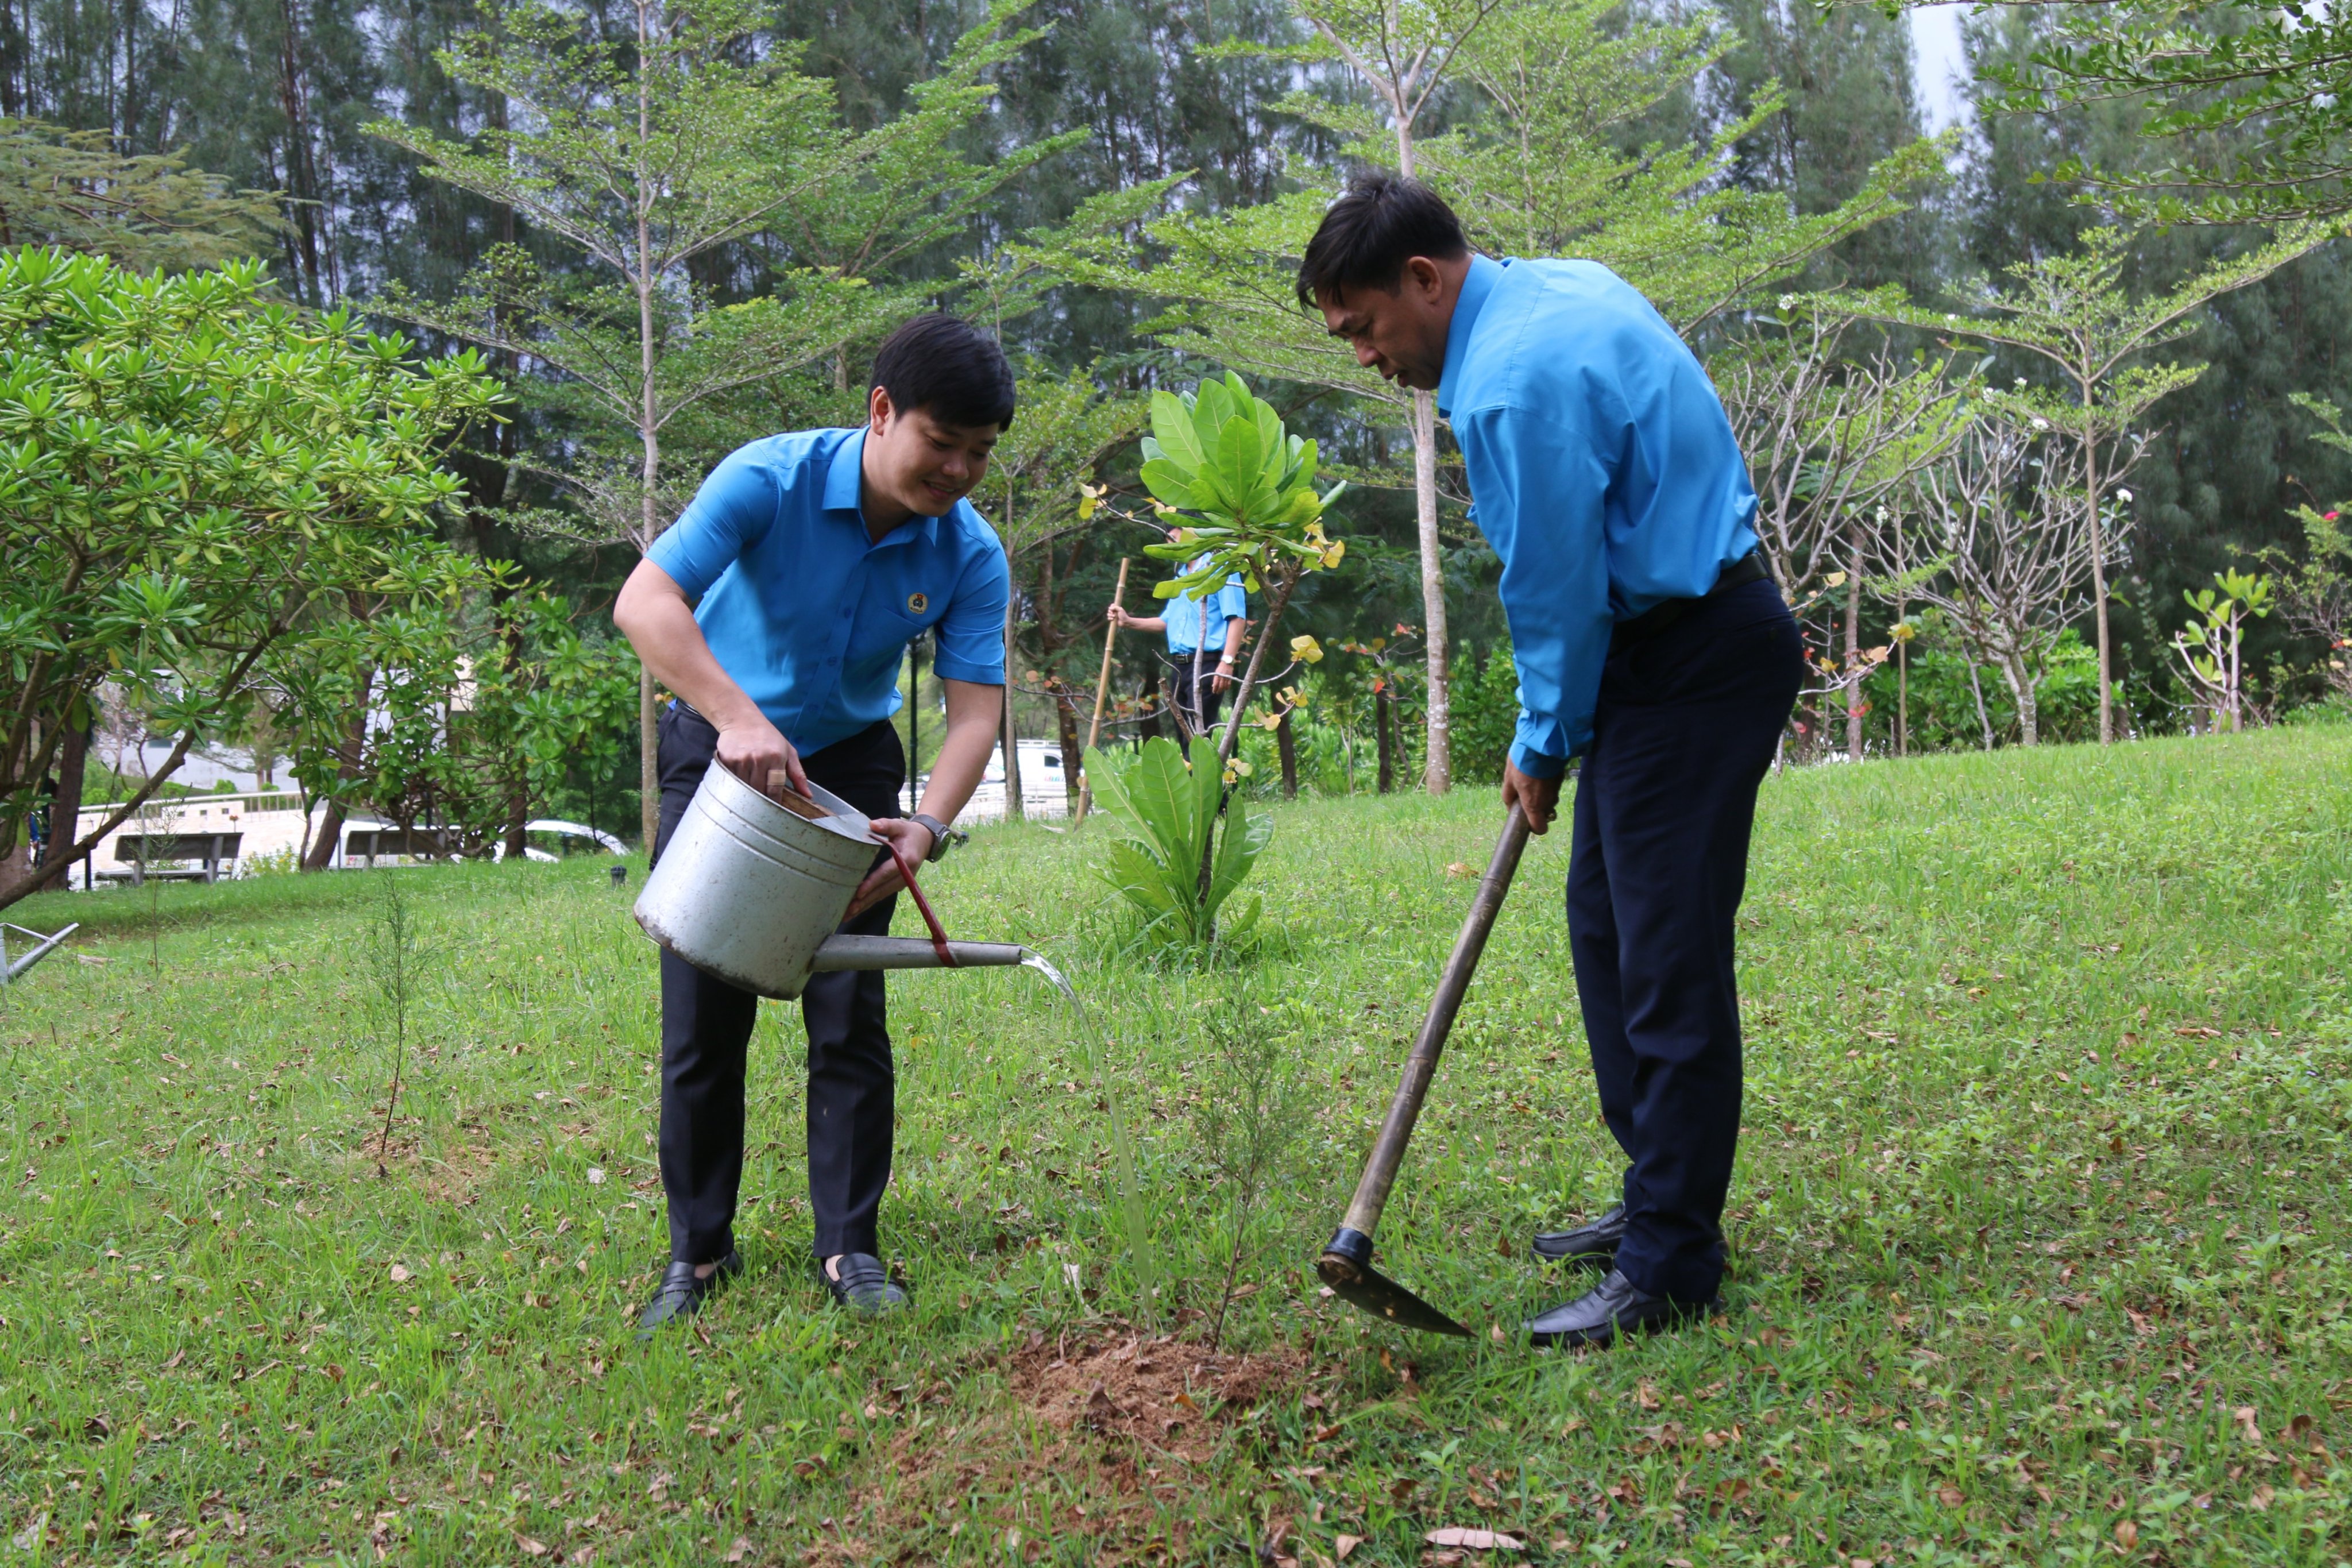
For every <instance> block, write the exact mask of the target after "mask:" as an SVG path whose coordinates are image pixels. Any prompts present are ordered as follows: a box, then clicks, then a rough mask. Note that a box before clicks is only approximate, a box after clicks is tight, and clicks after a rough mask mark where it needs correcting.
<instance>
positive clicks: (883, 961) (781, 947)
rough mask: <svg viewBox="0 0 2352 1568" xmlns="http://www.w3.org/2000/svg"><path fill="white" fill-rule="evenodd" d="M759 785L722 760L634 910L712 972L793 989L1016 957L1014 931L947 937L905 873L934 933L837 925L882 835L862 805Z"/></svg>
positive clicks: (753, 985) (777, 989)
mask: <svg viewBox="0 0 2352 1568" xmlns="http://www.w3.org/2000/svg"><path fill="white" fill-rule="evenodd" d="M780 793H781V794H782V796H783V799H782V801H778V800H777V799H775V798H773V797H772V796H770V795H763V794H761V792H760V791H758V790H756V789H754V788H752V787H751V785H750V784H746V783H744V782H743V781H742V780H741V779H740V778H738V777H736V776H735V774H734V773H730V771H728V769H727V767H726V766H725V765H724V764H723V763H719V762H718V761H716V760H713V762H712V763H711V764H710V767H709V771H708V772H706V773H704V774H703V775H702V784H701V785H700V786H699V787H698V788H697V789H696V790H695V792H694V799H693V801H692V802H691V803H690V804H688V806H687V808H686V815H685V816H683V817H681V818H679V819H678V824H677V830H676V831H675V832H673V833H672V834H671V835H670V837H669V842H668V843H667V845H665V846H664V847H663V848H662V854H661V859H660V861H659V863H658V864H656V866H655V867H654V868H653V872H652V874H651V875H650V876H648V877H647V878H646V886H645V890H644V891H643V892H641V893H639V894H638V895H637V902H636V907H635V910H634V911H633V912H634V913H635V915H636V917H637V923H638V924H639V925H641V926H643V927H644V928H645V930H646V935H647V936H649V937H651V938H653V939H654V941H656V942H659V943H660V944H661V945H662V946H663V947H666V948H667V949H668V950H669V951H670V952H674V953H676V954H677V955H678V956H679V957H680V958H683V959H684V960H686V961H687V962H688V963H691V964H692V965H694V966H695V967H696V968H697V969H699V970H701V971H702V972H703V973H706V974H709V975H713V976H715V977H717V978H718V979H720V980H724V981H726V982H727V983H728V984H730V985H738V986H740V987H742V988H743V989H744V990H746V991H750V992H753V993H756V994H759V995H761V996H773V997H776V998H778V999H780V1000H781V999H789V998H791V997H794V996H797V995H799V994H801V990H802V988H803V986H805V985H807V984H808V980H809V976H810V975H812V974H824V973H832V972H834V971H836V970H844V969H964V968H975V969H976V968H987V967H996V966H1003V965H1010V964H1017V963H1022V962H1024V960H1026V959H1027V958H1028V957H1029V950H1028V949H1027V948H1024V947H1021V946H1018V945H1016V944H1014V943H1012V942H950V941H949V940H948V939H947V935H946V933H945V932H944V931H941V930H940V923H939V921H938V920H937V919H936V918H935V917H934V916H933V915H932V914H931V910H930V906H929V904H928V903H925V902H924V901H923V896H922V894H921V893H920V892H916V891H915V889H914V879H913V878H911V877H909V878H908V891H909V892H914V893H915V901H916V904H917V906H918V907H919V909H920V910H922V914H923V919H924V921H925V923H926V924H928V925H929V927H930V931H931V934H930V936H929V938H928V939H925V938H920V937H892V936H845V935H842V934H840V933H839V932H838V931H836V930H835V928H836V927H837V926H839V925H840V924H841V922H842V919H843V917H844V916H845V915H847V914H848V912H849V900H850V899H851V898H852V896H854V895H855V894H856V891H857V885H858V884H859V883H860V882H862V881H864V880H865V879H866V872H867V871H869V870H871V869H872V868H873V866H874V851H875V850H876V849H877V847H883V845H884V840H882V839H881V838H879V837H876V835H875V833H874V831H873V826H872V824H871V823H870V822H869V821H868V819H867V818H866V816H865V815H864V814H863V813H862V812H860V811H858V810H857V809H856V807H855V806H853V805H850V804H849V803H848V802H846V801H845V800H843V799H841V798H840V797H839V796H837V795H832V794H829V793H827V792H826V791H824V790H822V789H818V788H816V787H815V786H814V785H811V786H810V790H809V795H808V796H807V797H805V798H804V797H803V796H801V795H796V794H794V793H793V792H792V791H791V790H789V789H786V790H782V791H781V792H780Z"/></svg>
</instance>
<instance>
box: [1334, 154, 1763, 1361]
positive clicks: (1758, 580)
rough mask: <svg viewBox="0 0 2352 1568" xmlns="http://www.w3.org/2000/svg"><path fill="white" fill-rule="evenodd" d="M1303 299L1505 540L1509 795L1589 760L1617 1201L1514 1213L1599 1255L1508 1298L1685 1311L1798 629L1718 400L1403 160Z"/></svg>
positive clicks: (1609, 286)
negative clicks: (1481, 241) (1389, 389)
mask: <svg viewBox="0 0 2352 1568" xmlns="http://www.w3.org/2000/svg"><path fill="white" fill-rule="evenodd" d="M1298 295H1299V300H1300V302H1301V303H1302V304H1305V305H1307V306H1309V307H1310V308H1313V309H1318V310H1320V311H1321V312H1322V315H1323V319H1324V323H1325V325H1326V326H1327V327H1328V329H1329V330H1330V331H1331V333H1332V335H1333V336H1334V337H1338V338H1341V339H1344V340H1345V341H1346V342H1349V344H1350V345H1352V346H1353V347H1354V349H1355V351H1356V357H1357V359H1358V360H1359V362H1360V363H1362V364H1364V365H1365V366H1366V367H1368V368H1370V369H1376V370H1378V371H1379V372H1380V373H1381V375H1382V376H1384V377H1386V378H1387V379H1389V380H1391V381H1393V382H1396V383H1398V384H1402V385H1404V386H1408V387H1412V388H1414V389H1416V390H1419V391H1433V392H1435V393H1436V395H1437V405H1438V408H1439V410H1440V411H1441V412H1443V413H1444V414H1445V415H1446V416H1447V417H1448V418H1449V419H1450V421H1451V422H1452V425H1453V429H1454V439H1455V441H1456V442H1457V443H1458V444H1459V445H1460V447H1461V448H1462V456H1463V458H1464V461H1465V467H1466V468H1467V469H1468V473H1469V479H1470V498H1471V501H1472V503H1473V505H1472V509H1471V515H1472V518H1473V520H1474V521H1476V523H1477V524H1478V526H1479V528H1480V530H1481V531H1483V532H1484V533H1485V534H1486V538H1487V539H1488V540H1489V541H1490V542H1492V543H1493V545H1494V547H1495V550H1496V553H1497V554H1499V555H1500V556H1501V557H1502V559H1503V575H1502V584H1501V594H1502V601H1503V611H1504V615H1505V616H1506V617H1507V619H1508V621H1509V623H1510V627H1511V639H1512V647H1513V652H1514V654H1515V655H1516V657H1517V661H1518V670H1519V709H1520V711H1519V721H1518V732H1517V737H1516V739H1515V741H1514V742H1513V744H1512V747H1511V752H1510V757H1509V760H1508V761H1507V763H1505V764H1504V770H1503V802H1504V805H1506V806H1510V805H1517V806H1518V807H1519V808H1520V809H1521V810H1522V811H1524V812H1525V813H1526V814H1527V817H1528V824H1529V826H1531V828H1532V829H1533V830H1534V831H1535V832H1537V833H1541V832H1543V831H1544V830H1545V828H1546V827H1547V826H1549V823H1550V820H1551V817H1552V815H1553V813H1554V811H1555V810H1556V809H1557V807H1558V805H1559V789H1560V779H1561V776H1562V774H1563V773H1565V772H1566V771H1567V767H1568V763H1569V761H1570V759H1571V758H1577V757H1580V758H1582V759H1583V762H1582V771H1581V773H1580V774H1579V777H1578V781H1577V788H1576V800H1575V814H1576V815H1575V826H1574V833H1573V842H1572V847H1571V850H1570V862H1569V873H1568V922H1569V947H1570V952H1571V954H1572V955H1573V958H1574V961H1575V964H1576V984H1577V996H1578V1001H1579V1003H1580V1005H1581V1008H1582V1011H1583V1015H1584V1031H1585V1036H1586V1038H1587V1040H1588V1042H1589V1044H1590V1045H1591V1052H1592V1068H1593V1074H1594V1077H1595V1079H1597V1081H1598V1086H1599V1089H1600V1099H1601V1117H1602V1119H1603V1120H1604V1121H1606V1122H1607V1123H1608V1126H1609V1130H1610V1131H1611V1132H1612V1134H1613V1135H1614V1136H1615V1138H1616V1140H1617V1142H1618V1144H1619V1146H1620V1147H1621V1148H1622V1149H1623V1151H1624V1152H1625V1156H1626V1159H1627V1162H1628V1164H1627V1169H1626V1172H1625V1184H1624V1200H1623V1202H1622V1203H1621V1204H1619V1205H1616V1206H1614V1207H1612V1208H1611V1209H1610V1210H1609V1211H1608V1212H1607V1213H1605V1214H1603V1215H1601V1216H1600V1217H1599V1218H1597V1219H1595V1220H1593V1221H1592V1222H1591V1223H1590V1224H1587V1225H1584V1226H1580V1227H1577V1228H1574V1229H1570V1230H1566V1231H1556V1232H1548V1233H1544V1234H1542V1235H1538V1237H1536V1241H1535V1247H1536V1254H1537V1256H1538V1258H1542V1259H1544V1260H1546V1261H1560V1260H1564V1259H1571V1258H1572V1259H1578V1260H1590V1261H1595V1262H1603V1263H1611V1262H1613V1265H1614V1266H1613V1267H1612V1268H1610V1269H1609V1271H1608V1273H1607V1275H1606V1276H1605V1277H1604V1278H1603V1279H1602V1280H1601V1283H1600V1284H1599V1285H1598V1286H1596V1287H1595V1288H1594V1289H1591V1290H1590V1291H1588V1292H1587V1293H1585V1294H1584V1295H1582V1296H1580V1297H1578V1298H1577V1299H1576V1300H1572V1301H1570V1302H1568V1303H1566V1304H1565V1305H1563V1306H1559V1307H1556V1308H1553V1309H1552V1310H1549V1311H1548V1312H1544V1313H1542V1314H1540V1315H1538V1317H1536V1318H1534V1319H1532V1320H1530V1321H1528V1325H1527V1326H1528V1331H1529V1333H1530V1335H1531V1336H1532V1337H1533V1339H1534V1340H1535V1342H1537V1343H1538V1344H1580V1343H1606V1342H1610V1341H1612V1339H1614V1338H1615V1337H1616V1336H1617V1335H1619V1334H1620V1333H1624V1332H1631V1331H1642V1330H1646V1329H1651V1328H1655V1327H1659V1326H1662V1325H1664V1324H1667V1323H1671V1322H1675V1321H1679V1320H1681V1319H1684V1318H1686V1317H1688V1316H1691V1315H1693V1314H1694V1313H1696V1312H1699V1311H1703V1310H1706V1308H1707V1307H1708V1306H1709V1305H1711V1304H1712V1303H1713V1302H1714V1300H1715V1296H1716V1288H1717V1284H1718V1283H1719V1282H1720V1281H1721V1279H1722V1277H1723V1268H1724V1243H1723V1229H1722V1213H1723V1204H1724V1196H1725V1194H1726V1192H1727V1190H1728V1188H1729V1185H1730V1181H1731V1168H1732V1159H1733V1153H1734V1150H1735V1147H1736V1144H1737V1141H1738V1133H1739V1098H1740V1043H1739V1001H1738V994H1737V992H1736V990H1735V988H1734V984H1733V973H1732V917H1733V915H1734V913H1735V911H1736V910H1738V906H1739V900H1740V895H1741V893H1742V891H1743V889H1744V888H1745V886H1746V880H1747V873H1748V830H1749V826H1750V825H1751V823H1752V822H1753V820H1754V816H1755V808H1756V792H1757V788H1758V786H1759V784H1761V783H1762V782H1763V777H1764V773H1765V769H1766V768H1767V767H1768V766H1769V763H1770V762H1771V759H1772V755H1773V752H1774V751H1775V750H1776V748H1777V747H1778V745H1779V743H1780V732H1781V730H1782V728H1783V727H1784V726H1785V725H1786V724H1787V722H1788V720H1789V715H1790V711H1791V710H1792V709H1793V708H1794V706H1795V703H1796V697H1797V689H1798V686H1799V683H1800V679H1801V671H1802V666H1803V653H1802V647H1801V643H1800V640H1799V637H1798V633H1797V628H1796V624H1795V622H1794V620H1793V619H1792V618H1791V617H1790V614H1789V609H1788V606H1787V605H1786V604H1784V603H1783V602H1782V600H1781V598H1780V591H1779V590H1778V588H1776V587H1775V586H1774V585H1773V584H1772V581H1771V579H1770V578H1769V576H1768V575H1767V574H1765V572H1764V569H1763V566H1762V564H1761V563H1760V561H1759V558H1758V557H1757V556H1756V555H1755V554H1754V553H1753V551H1754V549H1755V545H1756V534H1755V531H1754V530H1753V529H1752V528H1751V527H1750V522H1751V520H1752V519H1753V518H1754V516H1755V511H1756V493H1755V491H1754V489H1751V488H1750V486H1749V484H1748V469H1747V464H1746V463H1745V462H1744V461H1743V460H1742V458H1741V457H1740V455H1739V450H1738V445H1737V443H1736V442H1735V441H1734V440H1733V437H1732V433H1731V426H1730V422H1729V421H1728V420H1727V418H1726V417H1725V416H1724V412H1723V405H1722V404H1721V402H1720V401H1719V400H1718V399H1717V396H1716V395H1715V390H1714V388H1713V386H1712V385H1710V384H1709V383H1708V381H1707V379H1706V372H1705V371H1704V370H1702V369H1701V368H1700V367H1699V363H1698V362H1697V360H1696V359H1695V358H1694V357H1692V355H1691V353H1690V351H1689V349H1688V348H1686V347H1685V346H1684V344H1683V342H1682V340H1681V339H1680V338H1679V337H1677V336H1676V335H1675V331H1674V330H1673V329H1672V328H1671V327H1669V326H1667V325H1666V323H1665V321H1664V320H1663V319H1662V318H1661V317H1660V316H1659V315H1658V313H1657V311H1656V310H1653V309H1652V308H1651V307H1650V304H1649V302H1648V301H1647V300H1643V298H1642V296H1641V295H1640V294H1639V293H1637V292H1635V291H1634V289H1632V288H1631V287H1630V286H1628V285H1627V284H1626V283H1625V282H1624V281H1623V280H1622V279H1619V278H1618V277H1616V276H1615V275H1614V274H1613V273H1612V272H1610V271H1609V269H1608V268H1604V267H1601V266H1600V265H1598V264H1597V263H1594V262H1590V261H1553V260H1534V261H1496V260H1493V259H1490V258H1486V257H1483V256H1480V257H1474V256H1473V255H1472V254H1471V251H1470V247H1469V244H1468V242H1467V241H1466V239H1465V237H1464V236H1463V232H1462V226H1461V224H1460V222H1459V221H1458V220H1457V219H1456V218H1455V216H1454V213H1453V211H1452V210H1451V209H1450V208H1448V207H1447V206H1446V205H1445V203H1444V201H1443V200H1441V199H1440V198H1439V197H1438V196H1437V195H1435V194H1434V193H1433V192H1432V191H1430V190H1429V189H1428V188H1427V187H1426V186H1423V185H1421V184H1417V183H1416V182H1414V181H1412V180H1408V179H1404V178H1402V177H1400V176H1396V175H1391V174H1374V175H1370V176H1368V177H1366V178H1364V179H1361V180H1360V181H1358V182H1357V183H1356V184H1354V185H1353V186H1352V187H1351V188H1350V189H1349V192H1348V193H1347V194H1346V195H1344V196H1342V197H1341V198H1340V199H1339V202H1337V203H1336V204H1334V205H1333V206H1332V207H1331V209H1330V211H1329V213H1328V214H1327V215H1326V216H1325V217H1324V220H1323V223H1322V226H1321V227H1320V228H1319V229H1318V231H1317V233H1316V235H1315V238H1314V240H1313V242H1312V243H1310V244H1309V245H1308V246H1307V254H1306V258H1305V259H1304V261H1303V263H1302V264H1301V266H1300V268H1299V273H1298Z"/></svg>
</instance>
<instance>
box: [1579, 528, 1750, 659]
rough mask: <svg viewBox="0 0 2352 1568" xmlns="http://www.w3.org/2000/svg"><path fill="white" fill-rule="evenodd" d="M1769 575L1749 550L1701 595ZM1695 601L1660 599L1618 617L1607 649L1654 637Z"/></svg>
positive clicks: (1621, 648)
mask: <svg viewBox="0 0 2352 1568" xmlns="http://www.w3.org/2000/svg"><path fill="white" fill-rule="evenodd" d="M1768 575H1769V573H1767V572H1766V571H1765V570H1764V557H1762V556H1761V555H1759V554H1758V553H1757V552H1754V551H1753V550H1751V551H1749V552H1748V553H1747V554H1745V555H1743V556H1741V557H1740V558H1739V559H1738V560H1737V561H1735V562H1733V563H1731V564H1730V565H1728V566H1727V567H1725V568H1724V569H1723V571H1722V572H1721V573H1720V574H1717V577H1716V579H1715V586H1714V587H1712V588H1709V589H1708V590H1707V591H1706V594H1705V595H1703V596H1704V597H1706V598H1709V599H1712V598H1713V597H1715V596H1716V595H1717V594H1727V593H1729V592H1730V591H1731V590H1732V589H1734V588H1739V587H1745V586H1746V585H1747V584H1750V583H1754V582H1759V581H1761V580H1762V579H1763V578H1764V577H1766V576H1768ZM1697 605H1698V600H1697V599H1662V600H1660V601H1659V602H1658V603H1656V604H1654V605H1651V606H1650V607H1649V608H1648V609H1646V610H1643V612H1642V613H1641V614H1640V615H1638V616H1633V617H1632V618H1630V619H1627V620H1622V621H1619V622H1618V623H1617V625H1616V626H1615V627H1614V628H1613V629H1612V631H1611V632H1610V634H1609V651H1610V652H1611V653H1622V652H1623V651H1624V650H1625V649H1627V648H1629V647H1633V645H1634V644H1635V643H1637V642H1645V641H1647V640H1648V639H1650V638H1651V637H1656V636H1657V635H1658V634H1659V633H1660V632H1662V631H1664V630H1665V629H1666V628H1667V627H1668V626H1673V625H1674V624H1675V622H1676V621H1679V620H1681V619H1682V618H1683V617H1684V616H1687V615H1689V614H1690V613H1691V611H1692V610H1693V609H1695V608H1696V607H1697Z"/></svg>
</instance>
